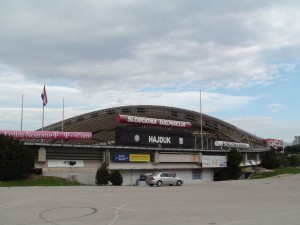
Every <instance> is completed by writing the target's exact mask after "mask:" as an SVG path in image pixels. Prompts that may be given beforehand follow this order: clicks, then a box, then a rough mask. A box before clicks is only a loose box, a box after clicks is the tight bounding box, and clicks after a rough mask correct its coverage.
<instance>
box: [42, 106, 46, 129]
mask: <svg viewBox="0 0 300 225" xmlns="http://www.w3.org/2000/svg"><path fill="white" fill-rule="evenodd" d="M44 109H45V106H44V103H43V117H42V131H44V112H45V110H44Z"/></svg>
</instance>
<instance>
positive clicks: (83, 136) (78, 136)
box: [0, 130, 92, 140]
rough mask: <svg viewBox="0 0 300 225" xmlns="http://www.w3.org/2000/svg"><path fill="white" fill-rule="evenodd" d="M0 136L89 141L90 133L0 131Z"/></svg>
mask: <svg viewBox="0 0 300 225" xmlns="http://www.w3.org/2000/svg"><path fill="white" fill-rule="evenodd" d="M0 134H3V135H6V136H10V137H14V138H18V139H51V140H90V139H92V133H91V132H60V131H18V130H0Z"/></svg>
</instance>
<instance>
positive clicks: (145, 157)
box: [129, 154, 150, 162]
mask: <svg viewBox="0 0 300 225" xmlns="http://www.w3.org/2000/svg"><path fill="white" fill-rule="evenodd" d="M129 156H130V162H150V155H149V154H130V155H129Z"/></svg>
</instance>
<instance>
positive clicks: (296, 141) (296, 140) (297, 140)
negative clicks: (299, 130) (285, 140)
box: [293, 136, 300, 145]
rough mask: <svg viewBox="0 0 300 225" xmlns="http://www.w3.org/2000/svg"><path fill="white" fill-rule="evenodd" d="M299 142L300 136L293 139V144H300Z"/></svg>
mask: <svg viewBox="0 0 300 225" xmlns="http://www.w3.org/2000/svg"><path fill="white" fill-rule="evenodd" d="M299 144H300V136H295V137H294V141H293V145H299Z"/></svg>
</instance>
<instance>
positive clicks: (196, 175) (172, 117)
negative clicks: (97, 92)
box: [25, 105, 267, 185]
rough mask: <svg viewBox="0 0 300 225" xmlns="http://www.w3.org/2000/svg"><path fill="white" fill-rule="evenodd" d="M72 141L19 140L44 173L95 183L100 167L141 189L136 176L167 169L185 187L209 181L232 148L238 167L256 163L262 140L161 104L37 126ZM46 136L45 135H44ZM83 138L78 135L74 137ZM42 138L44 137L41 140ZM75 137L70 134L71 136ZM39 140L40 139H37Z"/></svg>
mask: <svg viewBox="0 0 300 225" xmlns="http://www.w3.org/2000/svg"><path fill="white" fill-rule="evenodd" d="M43 131H44V132H57V131H60V133H63V134H64V135H69V136H70V135H71V134H72V135H73V133H72V132H78V133H76V135H77V136H76V138H59V133H56V134H55V138H51V137H50V138H49V137H48V136H47V138H45V139H34V138H33V139H25V144H26V145H27V146H28V147H29V148H31V149H32V151H33V152H34V156H35V161H36V164H35V165H36V168H40V169H41V170H42V172H43V174H44V175H49V176H59V177H65V178H69V179H73V180H77V181H79V182H81V183H84V184H95V176H96V171H97V169H98V168H99V167H100V166H101V165H102V164H103V163H106V164H107V165H108V169H109V170H110V171H113V170H119V171H120V172H121V174H122V176H123V185H141V183H139V178H140V175H141V174H145V173H150V172H157V171H167V172H170V171H171V172H173V173H176V174H177V175H178V176H180V177H182V178H183V180H184V182H185V183H201V182H206V181H212V180H213V177H214V174H215V173H216V172H217V171H219V170H220V169H222V168H224V167H226V166H227V154H228V152H229V151H230V148H232V147H235V148H238V150H239V151H240V152H241V153H242V154H243V157H244V160H243V162H242V163H241V165H240V166H241V167H249V166H256V165H259V164H260V159H261V154H263V152H265V151H266V150H267V149H266V147H265V141H264V139H262V138H260V137H257V136H255V135H253V134H250V133H248V132H246V131H244V130H242V129H239V128H237V127H236V126H233V125H231V124H229V123H227V122H224V121H222V120H220V119H217V118H214V117H211V116H209V115H206V114H202V113H199V112H195V111H190V110H186V109H180V108H173V107H166V106H150V105H137V106H122V107H115V108H109V109H103V110H98V111H94V112H90V113H86V114H83V115H79V116H76V117H73V118H70V119H66V120H64V121H60V122H58V123H55V124H52V125H49V126H47V127H44V128H43ZM47 134H50V133H47ZM80 135H83V136H80ZM45 137H46V136H45ZM74 137H75V136H74ZM40 138H42V137H40Z"/></svg>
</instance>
